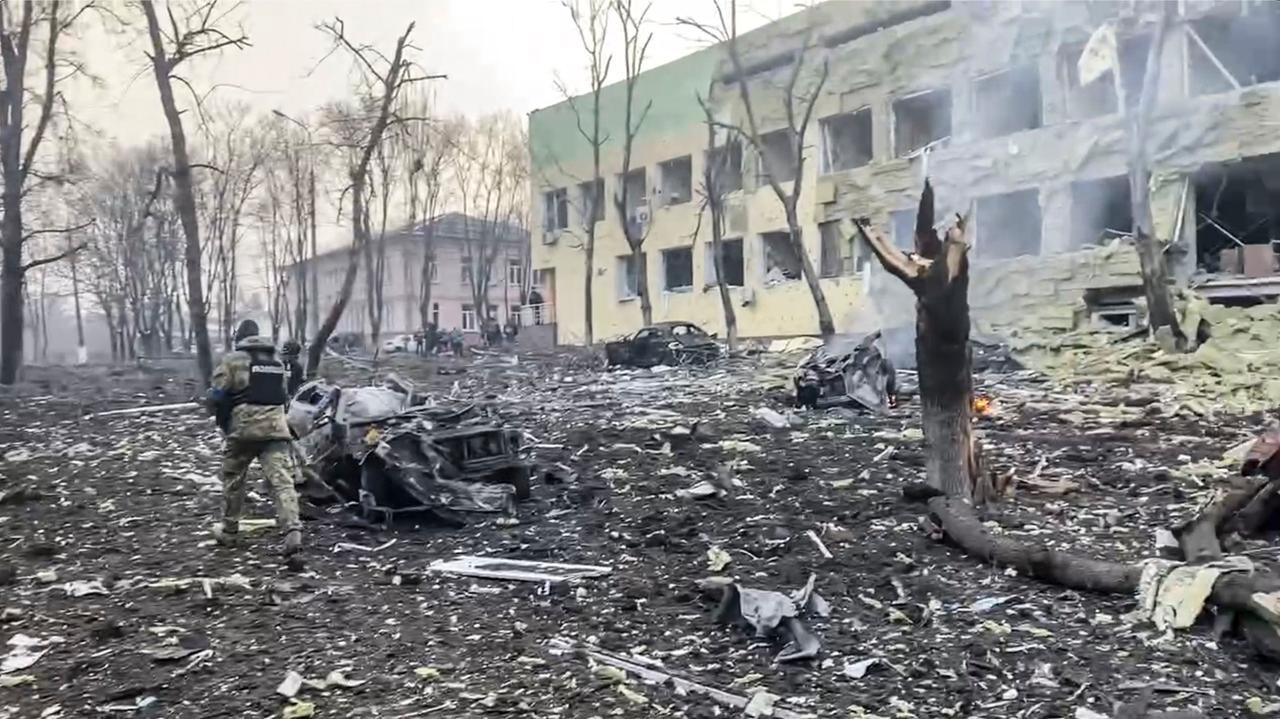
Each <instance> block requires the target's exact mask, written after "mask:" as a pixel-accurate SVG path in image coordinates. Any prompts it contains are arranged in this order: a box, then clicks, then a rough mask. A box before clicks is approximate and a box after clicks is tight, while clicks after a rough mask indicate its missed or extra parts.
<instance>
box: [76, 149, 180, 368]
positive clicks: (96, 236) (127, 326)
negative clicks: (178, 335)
mask: <svg viewBox="0 0 1280 719" xmlns="http://www.w3.org/2000/svg"><path fill="white" fill-rule="evenodd" d="M167 152H168V150H167V148H165V147H163V146H160V145H152V146H150V147H144V148H141V149H137V150H131V151H128V152H118V153H116V154H114V155H112V156H110V157H108V159H107V160H106V161H105V162H103V163H101V164H100V165H99V166H98V167H97V168H96V170H95V173H94V177H93V179H92V180H91V181H90V182H87V183H85V185H84V186H83V190H82V191H81V192H80V193H78V197H77V205H78V206H77V210H76V212H78V214H81V215H92V216H93V217H95V218H96V221H95V223H94V225H93V228H92V230H91V231H90V234H89V236H88V247H87V249H86V254H85V257H84V258H83V260H84V262H83V266H84V269H85V276H84V282H85V285H86V287H87V289H88V290H89V293H90V295H91V296H92V297H93V299H94V300H95V301H96V303H97V304H98V306H99V308H100V309H101V311H102V313H103V315H104V317H105V318H106V321H107V327H108V331H109V333H110V335H111V348H112V357H113V358H119V359H124V358H128V357H131V356H132V355H133V354H134V353H135V352H136V350H137V346H136V345H135V343H134V338H135V337H143V338H153V337H156V336H158V334H160V333H159V332H157V331H156V330H157V329H158V328H160V327H161V326H163V325H164V324H165V321H164V320H163V319H162V318H163V317H164V315H166V314H168V313H169V312H170V311H171V310H172V308H173V306H174V305H173V303H172V302H171V299H172V295H173V294H174V290H175V289H176V287H175V285H177V284H178V283H177V282H176V279H177V277H176V268H177V266H178V265H179V264H180V263H179V261H178V252H177V238H176V233H175V227H174V223H173V222H172V213H171V212H169V209H168V203H167V198H166V197H164V196H162V190H163V189H164V185H165V183H164V178H165V176H166V173H165V170H164V168H163V164H164V159H163V158H164V156H165V155H166V154H167ZM148 219H154V220H155V221H154V222H153V223H152V228H153V230H154V233H153V234H152V235H150V236H148V235H147V232H146V229H147V220H148ZM79 265H80V263H79V261H78V262H77V268H76V282H77V284H78V282H79V281H80V277H79ZM151 341H152V342H154V340H151ZM148 349H154V344H153V345H151V346H150V347H148Z"/></svg>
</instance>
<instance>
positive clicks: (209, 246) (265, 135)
mask: <svg viewBox="0 0 1280 719" xmlns="http://www.w3.org/2000/svg"><path fill="white" fill-rule="evenodd" d="M271 130H272V128H271V123H270V121H266V122H262V123H257V122H254V121H253V120H252V118H251V117H250V115H249V109H248V108H247V107H246V106H244V105H241V104H238V103H237V104H232V105H227V106H224V107H221V108H218V109H217V110H215V111H213V112H211V113H210V116H209V121H208V122H206V123H204V124H203V125H201V135H202V138H203V143H204V145H203V147H202V149H203V150H204V154H205V155H206V156H207V158H208V161H209V166H210V167H212V168H216V169H213V170H211V171H210V172H209V173H206V174H203V175H202V176H201V178H200V179H199V181H197V182H196V183H194V185H193V189H194V191H195V198H196V209H197V213H198V217H199V218H200V219H201V220H202V224H203V227H204V228H205V232H204V237H203V238H202V243H203V253H202V254H203V255H204V256H205V258H207V259H208V264H207V265H205V264H204V262H203V261H202V267H205V275H206V276H205V281H206V283H207V284H206V285H205V293H204V294H205V297H206V298H216V302H217V304H216V305H215V306H214V307H213V308H210V309H216V310H217V316H218V318H219V319H220V321H221V322H220V324H221V328H220V330H221V331H220V336H221V340H222V345H223V349H225V350H230V349H231V339H232V333H233V331H234V324H235V319H236V307H237V303H238V300H239V296H240V285H239V281H240V277H241V274H242V273H241V272H240V266H239V259H240V254H241V249H242V247H241V240H242V239H243V237H244V233H245V229H246V226H245V222H244V219H245V216H246V213H245V208H246V206H247V204H248V202H249V200H250V198H251V197H253V195H254V193H255V192H256V191H257V189H258V187H259V185H260V184H261V182H262V174H263V173H262V169H263V167H264V165H265V164H266V162H267V155H268V154H269V150H268V146H269V143H270V137H271V134H272V133H271ZM206 301H209V300H208V299H206Z"/></svg>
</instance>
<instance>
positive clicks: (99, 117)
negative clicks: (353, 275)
mask: <svg viewBox="0 0 1280 719" xmlns="http://www.w3.org/2000/svg"><path fill="white" fill-rule="evenodd" d="M226 2H227V0H224V3H226ZM227 5H228V7H231V4H230V3H227ZM639 5H640V2H637V6H639ZM796 9H797V7H796V4H795V2H788V1H787V0H741V2H739V10H738V13H739V29H740V31H746V30H749V29H751V28H753V27H756V26H758V25H760V24H762V23H763V22H765V21H766V20H769V19H774V18H777V17H780V16H782V15H784V14H788V13H790V12H793V11H795V10H796ZM121 12H132V13H134V14H136V15H138V17H136V18H135V17H134V15H133V14H130V15H126V17H128V18H130V19H135V20H136V21H137V27H136V28H132V29H127V30H125V31H124V32H123V33H121V34H119V35H117V36H115V37H108V36H107V35H106V34H105V33H104V32H100V31H91V32H90V33H89V35H88V36H87V37H85V38H84V39H83V42H84V43H85V47H86V54H87V55H88V56H89V59H90V60H91V63H90V64H91V66H92V67H93V68H94V72H95V73H96V74H98V75H99V76H100V77H102V78H103V79H104V81H105V84H104V86H103V87H101V88H99V89H96V90H92V91H89V90H85V91H82V92H78V93H77V95H78V97H77V98H75V99H74V102H75V106H76V109H77V111H78V113H79V114H80V115H81V116H82V117H84V118H85V119H86V120H88V121H90V122H91V123H92V124H93V125H94V126H95V127H96V128H97V129H98V130H99V131H100V133H101V135H100V136H101V137H103V138H104V139H106V138H113V139H115V140H117V141H119V142H120V143H121V144H126V145H130V144H137V143H141V142H144V141H146V140H147V139H148V138H149V137H151V136H154V135H157V134H161V133H163V132H165V127H164V122H163V118H162V116H161V114H160V107H159V100H158V98H157V96H156V90H155V83H154V80H153V79H152V77H151V75H150V74H149V72H145V70H146V67H145V64H144V63H145V60H144V57H143V51H144V50H146V49H147V44H146V42H145V34H144V32H143V29H144V27H145V25H143V23H142V22H141V17H140V12H139V11H136V10H132V11H131V10H129V9H128V8H121ZM712 13H713V9H712V3H711V1H710V0H653V2H652V9H651V11H650V15H649V17H650V20H651V21H652V25H651V30H652V32H653V36H654V37H653V41H652V43H651V45H650V49H649V55H650V59H649V60H648V61H647V63H646V64H647V66H649V67H652V66H654V65H658V64H661V63H664V62H667V61H670V60H673V59H675V58H677V57H680V56H681V55H684V54H686V53H688V52H691V51H693V50H696V49H698V48H699V47H702V46H704V45H705V42H704V41H703V40H702V39H700V38H698V37H696V34H695V33H693V32H691V31H689V30H687V29H683V28H679V27H675V26H674V25H673V23H672V21H673V20H674V19H675V17H676V16H677V15H689V16H693V17H696V18H699V19H704V20H710V19H711V18H712V17H713V15H712ZM235 15H236V16H238V17H239V18H240V19H241V21H242V23H243V27H244V30H245V33H246V34H247V35H248V36H249V40H250V42H251V43H252V47H249V48H246V49H243V50H236V49H227V50H223V51H221V52H220V53H217V54H216V55H207V56H204V57H202V58H199V59H197V60H195V61H193V64H194V65H195V67H194V68H188V69H187V70H186V71H185V72H184V74H185V75H186V76H187V77H188V79H190V80H192V82H193V85H195V87H196V88H197V90H198V91H201V92H203V91H205V90H207V89H208V88H210V87H212V86H214V85H215V84H217V85H218V86H219V87H218V88H217V89H216V90H215V91H214V95H213V97H214V98H215V99H220V100H236V101H243V102H247V103H250V104H251V105H253V106H255V107H259V108H261V109H263V110H270V109H273V108H275V109H280V110H282V111H284V112H286V113H288V114H291V115H295V116H299V117H302V116H305V115H306V113H307V111H308V110H309V109H310V108H313V107H316V106H318V105H321V104H323V103H324V102H326V101H328V100H332V99H335V98H340V97H344V96H347V95H348V87H349V84H350V82H349V81H350V71H351V64H350V61H349V59H348V57H347V56H345V55H342V54H334V55H333V56H331V57H329V58H328V59H327V60H326V61H325V62H323V63H322V64H320V65H319V66H317V62H318V61H319V60H320V58H321V57H323V56H324V55H325V53H326V52H327V51H328V50H329V48H330V43H329V41H328V40H327V39H326V36H325V35H324V34H322V33H321V32H320V31H318V30H316V29H315V26H316V25H317V24H318V23H320V22H322V21H325V20H330V19H332V18H334V17H335V16H336V17H341V18H342V19H343V20H344V21H345V23H346V28H347V34H348V37H350V38H352V39H353V40H357V41H360V42H365V43H368V44H371V45H374V46H376V47H378V48H380V49H383V50H384V51H386V52H387V53H388V54H389V53H390V50H391V48H392V47H394V43H395V39H396V37H397V36H398V35H399V34H400V33H402V32H403V31H404V29H405V27H406V26H407V25H408V23H409V22H411V21H412V22H416V23H417V24H416V27H415V29H414V33H413V36H412V39H413V41H414V43H415V44H416V45H417V46H418V47H419V48H421V51H420V52H418V53H416V58H415V59H416V60H417V61H418V62H419V63H420V64H421V65H422V67H423V68H424V69H425V70H426V71H427V72H429V73H433V74H434V73H442V74H447V75H448V76H449V78H448V79H447V80H440V81H437V82H436V85H435V88H436V91H437V94H438V99H439V102H440V105H441V107H442V109H443V110H444V111H446V112H461V113H465V114H468V115H479V114H484V113H489V112H494V111H497V110H512V111H515V112H517V113H520V114H522V115H523V114H526V113H528V112H529V111H531V110H534V109H537V108H540V107H544V106H546V105H551V104H554V103H556V102H558V101H559V100H560V99H562V98H561V96H560V93H559V91H558V90H557V89H556V85H555V78H556V77H557V76H559V77H562V78H564V80H565V82H566V83H567V84H568V86H569V88H570V89H571V90H572V91H575V92H581V91H583V90H585V89H586V88H585V81H586V77H585V71H584V62H585V58H584V53H583V51H582V49H581V46H580V45H579V43H578V39H577V36H576V33H575V30H574V27H573V24H572V21H571V20H570V18H569V13H568V11H567V10H565V8H564V7H563V6H562V5H561V3H560V2H559V0H247V1H246V2H244V3H243V5H242V6H241V7H240V8H239V10H238V11H237V12H236V13H235ZM94 24H97V23H96V22H95V23H94ZM615 26H616V23H615ZM612 38H613V39H615V40H617V39H618V38H619V33H618V32H617V30H616V27H615V28H613V32H612ZM617 53H618V50H615V54H617ZM99 58H101V60H102V61H107V62H101V61H99ZM620 63H621V60H620V59H619V60H616V61H615V63H614V71H613V76H614V77H613V78H612V79H614V80H618V79H621V65H620ZM140 70H142V71H144V72H143V73H142V74H139V71H140ZM185 96H186V93H180V95H179V99H180V100H181V99H184V97H185Z"/></svg>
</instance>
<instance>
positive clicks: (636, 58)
mask: <svg viewBox="0 0 1280 719" xmlns="http://www.w3.org/2000/svg"><path fill="white" fill-rule="evenodd" d="M613 11H614V14H615V15H617V17H618V23H619V24H620V25H621V26H622V66H623V70H624V73H625V79H624V80H623V83H624V85H623V88H624V90H623V97H624V99H623V104H622V173H621V174H620V175H619V181H618V190H617V192H615V193H614V196H613V204H614V209H615V210H616V211H617V215H618V224H619V225H620V226H621V227H622V235H623V237H625V238H626V240H627V247H628V248H630V249H631V262H632V269H633V271H634V272H635V275H636V295H637V296H638V297H639V298H640V316H641V317H642V318H643V321H644V324H646V325H649V324H652V323H653V305H652V303H651V302H650V300H649V268H648V267H647V266H646V263H645V261H644V260H645V257H644V241H645V240H646V239H647V238H648V236H649V227H650V225H649V224H648V223H645V224H644V225H643V226H642V225H641V223H640V222H639V220H638V218H636V217H632V216H631V212H629V210H630V207H629V205H630V204H631V200H632V192H633V188H632V187H631V182H630V181H629V180H630V176H631V153H632V149H633V147H634V145H635V140H636V136H637V135H639V134H640V128H641V127H642V126H643V125H644V121H645V118H646V117H648V116H649V109H650V108H651V107H653V101H652V100H650V101H649V102H647V103H645V106H644V107H643V108H642V109H639V110H637V108H636V107H635V102H636V100H635V90H636V82H637V81H638V80H639V79H640V73H641V72H643V71H644V58H645V54H646V53H647V52H648V50H649V41H650V40H652V39H653V35H652V34H651V33H649V32H647V31H646V30H645V29H644V25H645V17H646V16H647V15H648V13H649V6H648V5H646V6H645V7H644V9H643V10H641V11H640V13H639V14H638V15H637V14H636V13H635V12H634V10H633V8H632V5H631V0H613ZM639 189H640V191H641V192H642V193H643V194H646V195H647V194H648V188H639Z"/></svg>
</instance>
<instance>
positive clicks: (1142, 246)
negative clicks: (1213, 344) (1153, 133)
mask: <svg viewBox="0 0 1280 719" xmlns="http://www.w3.org/2000/svg"><path fill="white" fill-rule="evenodd" d="M1175 11H1176V9H1175V6H1173V5H1167V6H1162V7H1161V8H1160V17H1159V20H1158V21H1157V23H1156V28H1155V31H1154V32H1153V33H1152V36H1151V48H1150V50H1148V52H1147V57H1146V66H1145V67H1144V68H1143V74H1142V88H1141V90H1139V92H1140V94H1139V96H1138V100H1137V103H1136V105H1137V107H1136V108H1130V107H1129V104H1128V103H1127V102H1126V98H1125V92H1124V82H1123V81H1122V76H1123V73H1122V72H1121V71H1120V58H1119V56H1117V57H1116V58H1115V65H1114V67H1113V69H1112V78H1113V81H1114V82H1115V89H1116V96H1117V104H1118V105H1119V106H1120V107H1121V108H1124V112H1125V129H1126V131H1127V132H1126V139H1127V141H1128V160H1129V197H1130V203H1131V206H1130V209H1131V213H1132V215H1133V240H1134V244H1135V245H1136V246H1137V248H1138V262H1139V265H1140V267H1141V269H1142V289H1143V291H1144V293H1145V294H1146V296H1147V327H1148V328H1149V329H1150V331H1151V332H1152V333H1153V334H1154V335H1157V336H1158V334H1159V333H1160V332H1161V330H1162V329H1165V328H1167V330H1168V332H1169V334H1170V337H1171V340H1172V344H1173V348H1174V349H1176V350H1177V351H1179V352H1181V351H1184V350H1186V349H1187V345H1188V338H1187V337H1186V335H1185V334H1184V333H1183V331H1182V327H1181V325H1179V323H1178V318H1177V317H1176V316H1175V315H1174V312H1173V295H1172V292H1171V289H1170V287H1169V269H1168V266H1167V265H1166V264H1165V259H1164V257H1165V255H1164V248H1163V247H1162V243H1161V242H1160V241H1159V240H1158V239H1157V238H1156V236H1155V220H1154V219H1153V218H1152V216H1151V159H1150V155H1151V152H1150V148H1149V147H1148V146H1147V145H1148V143H1147V126H1148V125H1149V124H1150V123H1151V113H1152V110H1153V109H1154V107H1155V104H1156V96H1157V95H1158V94H1159V89H1160V64H1161V63H1160V54H1161V52H1162V50H1163V48H1164V38H1165V35H1166V30H1167V28H1168V26H1169V13H1170V12H1175ZM1174 239H1176V238H1174ZM1192 339H1194V338H1192Z"/></svg>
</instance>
